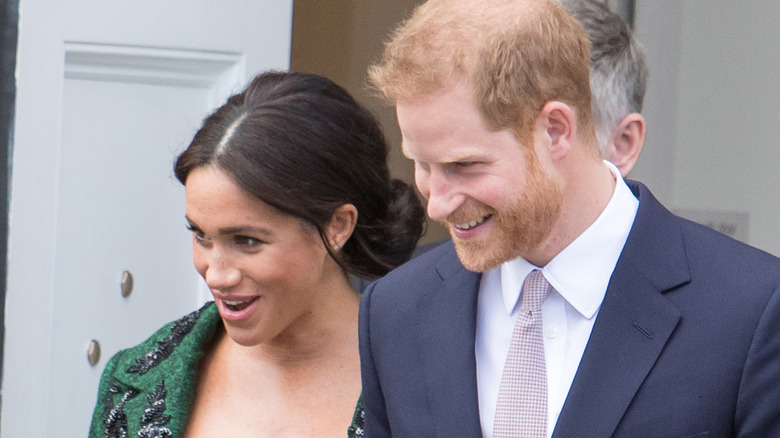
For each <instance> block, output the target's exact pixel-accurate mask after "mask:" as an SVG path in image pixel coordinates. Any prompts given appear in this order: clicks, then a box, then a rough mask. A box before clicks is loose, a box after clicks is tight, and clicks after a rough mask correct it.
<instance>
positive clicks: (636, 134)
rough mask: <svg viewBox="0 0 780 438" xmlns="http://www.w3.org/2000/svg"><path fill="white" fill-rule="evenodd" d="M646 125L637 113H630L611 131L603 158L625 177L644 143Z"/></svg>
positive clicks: (637, 157) (632, 166)
mask: <svg viewBox="0 0 780 438" xmlns="http://www.w3.org/2000/svg"><path fill="white" fill-rule="evenodd" d="M646 129H647V125H646V123H645V119H644V117H642V115H641V114H638V113H631V114H629V115H627V116H626V117H624V118H623V120H621V121H620V123H619V124H618V126H617V128H615V130H614V131H612V138H610V142H609V144H608V145H607V149H606V150H605V151H604V158H606V159H607V160H609V161H611V162H612V164H614V165H615V166H617V168H618V169H620V173H621V174H622V175H623V176H624V177H625V176H626V175H628V172H630V171H631V169H633V168H634V165H635V164H636V160H638V159H639V153H640V152H642V146H643V145H644V143H645V132H646Z"/></svg>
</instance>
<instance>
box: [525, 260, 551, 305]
mask: <svg viewBox="0 0 780 438" xmlns="http://www.w3.org/2000/svg"><path fill="white" fill-rule="evenodd" d="M550 289H551V287H550V283H548V282H547V279H546V278H544V275H542V271H540V270H538V269H534V270H533V271H531V273H530V274H528V276H527V277H525V282H524V283H523V296H522V301H521V302H520V308H521V309H523V310H524V311H526V312H528V311H530V312H538V311H539V310H541V308H542V304H543V303H544V300H545V299H547V295H548V294H549V293H550Z"/></svg>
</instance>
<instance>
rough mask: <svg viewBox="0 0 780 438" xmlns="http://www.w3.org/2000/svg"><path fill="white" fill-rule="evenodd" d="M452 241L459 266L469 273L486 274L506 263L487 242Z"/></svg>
mask: <svg viewBox="0 0 780 438" xmlns="http://www.w3.org/2000/svg"><path fill="white" fill-rule="evenodd" d="M453 241H454V243H455V252H457V253H458V258H459V259H460V262H461V264H463V266H464V267H465V268H466V269H468V270H469V271H472V272H487V271H489V270H491V269H493V268H496V267H498V266H499V265H501V264H502V263H504V262H505V261H506V259H504V258H502V257H500V256H499V254H496V250H495V249H494V248H492V247H491V245H489V244H487V242H466V241H463V240H459V239H453Z"/></svg>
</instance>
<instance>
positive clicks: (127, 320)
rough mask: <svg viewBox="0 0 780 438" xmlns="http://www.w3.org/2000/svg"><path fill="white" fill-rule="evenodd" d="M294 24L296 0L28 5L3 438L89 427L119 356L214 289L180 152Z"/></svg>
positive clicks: (268, 59) (22, 41) (282, 60)
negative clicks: (200, 268) (128, 282)
mask: <svg viewBox="0 0 780 438" xmlns="http://www.w3.org/2000/svg"><path fill="white" fill-rule="evenodd" d="M291 27H292V0H262V1H258V0H222V1H213V0H133V1H130V0H21V1H20V22H19V28H20V29H19V53H18V67H17V68H18V69H17V94H16V99H17V102H16V121H15V134H14V142H13V143H14V149H13V155H12V186H11V199H10V233H9V250H8V289H7V301H6V318H5V321H6V331H5V333H6V339H5V363H4V372H3V382H2V391H3V394H2V402H3V403H2V429H1V433H0V434H1V435H2V436H4V437H6V438H17V437H20V438H21V437H25V438H27V437H55V436H56V437H84V436H86V435H87V430H88V426H89V422H90V417H91V414H92V409H93V407H94V405H95V401H96V395H97V384H98V379H99V377H100V373H101V371H102V369H103V367H104V366H105V363H106V361H107V359H108V358H109V357H110V356H111V355H112V354H114V353H115V352H116V351H118V350H119V349H120V348H125V347H130V346H132V345H135V344H137V343H138V342H140V341H141V340H143V339H145V338H146V337H148V336H149V335H150V334H151V333H152V332H153V331H155V330H156V329H157V328H159V327H161V326H162V325H163V324H164V323H165V322H168V321H170V320H173V319H175V318H178V317H179V316H182V315H184V314H186V313H189V312H190V311H192V310H195V309H196V308H197V307H198V306H199V305H200V304H201V303H202V302H203V301H204V300H205V299H207V297H208V294H207V292H206V291H205V290H204V287H203V285H202V283H201V281H200V280H199V279H198V277H197V274H196V272H195V270H194V268H193V267H192V261H191V246H190V236H189V233H188V232H187V231H186V229H185V221H184V200H183V189H182V187H181V185H180V184H179V183H178V182H177V181H176V180H175V178H174V177H173V172H172V166H173V160H174V158H175V156H176V155H177V153H179V152H181V151H182V150H183V149H184V148H185V147H186V146H187V144H188V142H189V140H190V139H191V138H192V135H193V134H194V132H195V130H196V129H197V128H198V127H199V125H200V122H201V121H202V119H203V117H204V116H206V115H207V114H208V113H209V111H210V110H212V109H213V108H215V107H216V106H218V105H220V104H222V103H223V102H224V100H225V98H226V97H227V96H228V95H229V94H230V93H232V92H234V91H238V90H239V89H240V87H242V86H243V85H244V84H245V83H246V81H247V79H248V78H249V77H251V76H252V75H254V74H255V73H257V72H259V71H262V70H266V69H271V68H273V69H286V68H287V67H288V65H289V54H290V37H291ZM124 272H128V273H129V274H131V275H132V277H133V280H134V281H133V283H134V284H133V288H132V291H131V292H130V294H129V295H128V296H123V294H122V293H121V287H120V283H121V279H122V276H123V273H124ZM92 340H95V341H96V343H97V344H99V345H100V347H101V350H102V354H101V357H100V359H99V361H98V362H97V363H96V364H95V365H94V366H93V365H90V363H89V361H88V359H87V350H88V348H89V345H90V342H91V341H92Z"/></svg>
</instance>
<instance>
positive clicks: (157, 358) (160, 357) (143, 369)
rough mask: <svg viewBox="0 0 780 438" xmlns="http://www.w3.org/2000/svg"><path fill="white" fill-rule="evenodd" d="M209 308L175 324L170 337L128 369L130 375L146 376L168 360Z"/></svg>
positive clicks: (158, 343) (162, 340)
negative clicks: (201, 314)
mask: <svg viewBox="0 0 780 438" xmlns="http://www.w3.org/2000/svg"><path fill="white" fill-rule="evenodd" d="M206 306H208V304H206V305H204V306H203V307H201V308H200V309H198V310H196V311H194V312H192V313H190V314H189V315H187V316H185V317H183V318H181V319H179V320H177V321H176V322H174V323H173V328H171V332H170V333H169V334H168V336H166V337H164V338H163V339H161V340H160V341H158V342H157V347H155V348H154V350H152V351H150V352H149V353H147V354H146V356H144V357H142V358H140V359H136V360H135V364H134V365H130V367H129V368H127V372H128V373H138V374H141V375H144V374H146V373H147V372H148V371H149V370H150V369H152V368H154V367H155V366H157V365H159V364H160V362H162V361H164V360H165V359H167V358H168V356H170V355H171V353H173V349H174V348H175V347H176V346H177V345H179V344H180V343H181V341H182V340H183V339H184V337H185V336H186V335H187V333H189V332H190V330H192V327H194V326H195V323H196V322H197V321H198V318H199V317H200V313H201V311H202V310H203V309H204V308H205V307H206Z"/></svg>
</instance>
